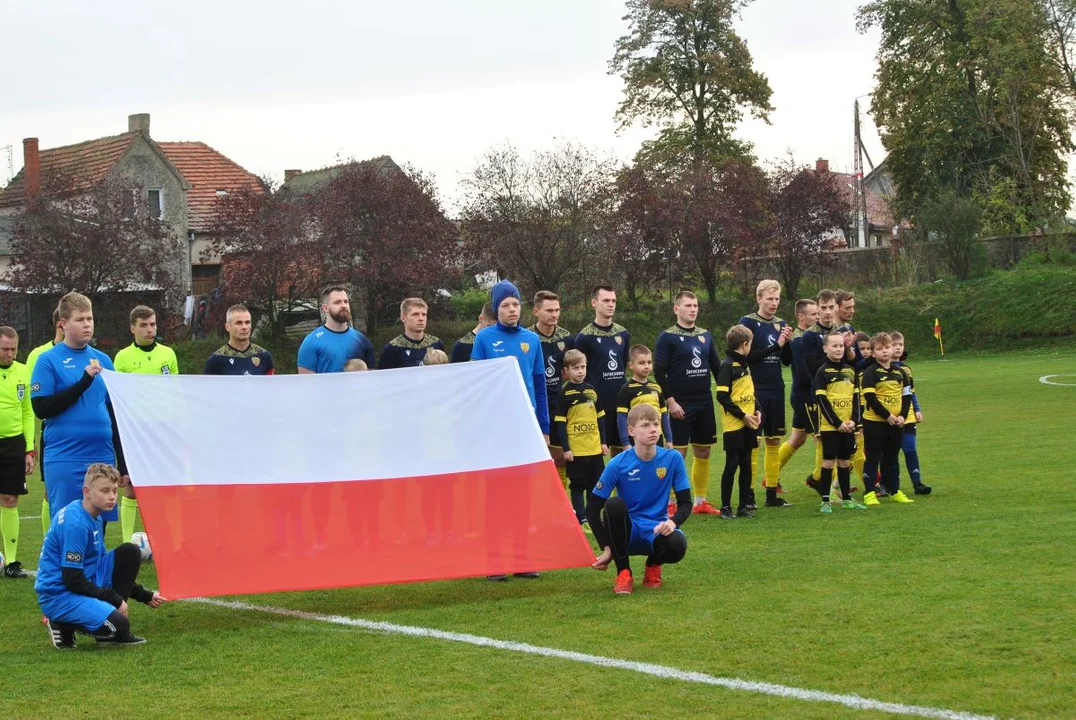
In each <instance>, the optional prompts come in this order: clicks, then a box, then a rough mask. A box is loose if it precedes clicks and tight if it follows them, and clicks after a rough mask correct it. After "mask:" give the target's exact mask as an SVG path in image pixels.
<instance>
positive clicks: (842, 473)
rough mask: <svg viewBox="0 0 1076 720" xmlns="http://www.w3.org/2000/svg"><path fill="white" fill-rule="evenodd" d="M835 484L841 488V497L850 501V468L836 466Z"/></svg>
mask: <svg viewBox="0 0 1076 720" xmlns="http://www.w3.org/2000/svg"><path fill="white" fill-rule="evenodd" d="M837 483H838V484H839V485H840V486H841V497H842V498H844V499H845V500H851V499H852V468H850V467H841V466H839V465H838V466H837Z"/></svg>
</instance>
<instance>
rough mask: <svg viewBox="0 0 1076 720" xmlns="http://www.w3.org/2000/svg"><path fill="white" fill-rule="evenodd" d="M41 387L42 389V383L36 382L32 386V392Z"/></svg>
mask: <svg viewBox="0 0 1076 720" xmlns="http://www.w3.org/2000/svg"><path fill="white" fill-rule="evenodd" d="M40 389H41V383H34V384H33V385H31V386H30V391H31V392H37V391H38V390H40Z"/></svg>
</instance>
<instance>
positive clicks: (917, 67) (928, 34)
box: [859, 0, 1073, 232]
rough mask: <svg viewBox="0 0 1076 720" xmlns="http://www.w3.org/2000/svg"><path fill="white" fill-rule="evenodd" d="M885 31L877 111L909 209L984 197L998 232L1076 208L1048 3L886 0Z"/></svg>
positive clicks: (879, 12) (873, 8) (876, 17)
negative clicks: (950, 198)
mask: <svg viewBox="0 0 1076 720" xmlns="http://www.w3.org/2000/svg"><path fill="white" fill-rule="evenodd" d="M859 25H860V29H861V30H866V29H867V28H871V27H877V28H878V29H880V30H881V41H880V43H879V46H878V53H877V60H878V70H877V75H876V77H877V86H876V88H875V91H874V93H873V95H872V113H873V114H874V116H875V118H876V120H877V122H878V124H879V126H880V127H881V134H882V142H883V144H884V145H885V147H886V150H887V151H888V152H889V157H888V158H887V161H886V162H887V164H888V166H889V169H890V172H891V173H892V175H893V178H894V180H895V181H896V184H897V188H898V190H897V205H898V209H899V210H900V211H901V212H902V213H903V214H906V215H908V216H911V217H915V216H916V214H917V212H918V210H919V209H920V208H922V207H924V206H925V205H926V204H927V203H929V202H932V201H933V200H935V199H937V198H938V197H940V196H941V195H942V194H944V193H956V194H957V195H959V196H961V197H967V198H974V199H976V200H977V201H978V202H979V203H980V204H981V205H982V207H983V208H984V209H987V208H988V207H989V208H990V211H989V212H988V213H987V214H986V216H985V217H984V219H985V220H986V222H987V227H986V228H985V229H986V230H987V231H988V232H1021V231H1027V230H1029V229H1031V228H1032V227H1035V226H1038V225H1043V224H1046V223H1047V222H1048V221H1049V220H1050V219H1051V218H1053V217H1055V216H1056V215H1057V214H1059V213H1061V212H1063V211H1064V210H1065V209H1066V208H1067V207H1068V203H1069V192H1068V186H1067V180H1066V156H1067V154H1068V153H1069V152H1071V151H1072V149H1073V143H1072V139H1071V135H1070V127H1069V122H1070V115H1069V112H1068V104H1067V98H1066V95H1065V93H1064V90H1063V88H1064V86H1065V79H1064V78H1063V77H1062V70H1061V69H1060V68H1059V67H1058V64H1057V62H1056V60H1055V59H1054V58H1053V57H1051V54H1050V51H1049V47H1050V42H1049V37H1048V33H1049V24H1048V21H1047V15H1046V12H1045V10H1044V6H1043V3H1042V0H874V1H873V2H869V3H867V4H865V5H863V6H862V7H861V8H860V10H859Z"/></svg>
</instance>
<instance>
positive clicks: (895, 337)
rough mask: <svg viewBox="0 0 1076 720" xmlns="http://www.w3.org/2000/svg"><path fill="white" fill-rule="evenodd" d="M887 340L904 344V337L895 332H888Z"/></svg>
mask: <svg viewBox="0 0 1076 720" xmlns="http://www.w3.org/2000/svg"><path fill="white" fill-rule="evenodd" d="M889 339H890V340H892V341H893V342H904V335H903V334H901V333H900V332H897V331H896V330H890V331H889Z"/></svg>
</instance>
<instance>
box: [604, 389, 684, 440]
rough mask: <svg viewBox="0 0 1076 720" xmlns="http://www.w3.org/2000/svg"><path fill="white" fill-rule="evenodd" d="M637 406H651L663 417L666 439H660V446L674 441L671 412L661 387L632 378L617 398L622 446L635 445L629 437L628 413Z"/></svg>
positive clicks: (662, 424)
mask: <svg viewBox="0 0 1076 720" xmlns="http://www.w3.org/2000/svg"><path fill="white" fill-rule="evenodd" d="M636 405H650V406H652V407H653V408H654V409H655V410H657V411H658V414H659V415H660V416H661V432H662V435H663V436H664V437H662V438H659V440H658V444H659V445H664V444H665V443H666V442H668V441H669V440H671V439H672V432H671V429H670V424H669V411H668V408H666V406H665V393H663V392H662V391H661V386H660V385H658V384H657V383H652V382H650V381H649V380H646V381H644V382H639V381H638V380H636V379H635V378H630V379H629V380H628V381H627V382H626V383H624V386H623V387H621V388H620V392H619V393H617V396H616V426H617V430H618V431H619V432H620V444H621V445H622V446H623V447H628V446H629V445H631V444H634V443H632V442H631V438H630V437H629V436H628V413H629V412H631V409H632V408H633V407H635V406H636Z"/></svg>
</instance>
